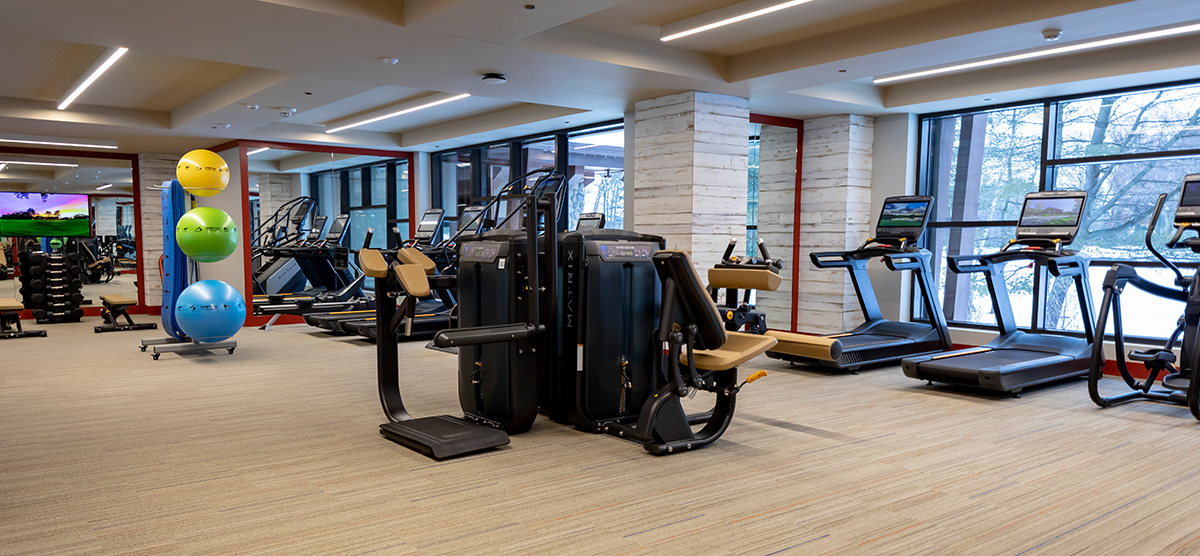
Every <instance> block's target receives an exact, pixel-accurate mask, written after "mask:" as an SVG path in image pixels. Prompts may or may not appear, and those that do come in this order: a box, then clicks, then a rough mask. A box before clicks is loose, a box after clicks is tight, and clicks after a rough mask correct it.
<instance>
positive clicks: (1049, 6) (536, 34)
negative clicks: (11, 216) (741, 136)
mask: <svg viewBox="0 0 1200 556" xmlns="http://www.w3.org/2000/svg"><path fill="white" fill-rule="evenodd" d="M777 1H778V0H655V1H652V2H647V1H644V0H641V1H635V0H554V1H553V2H547V1H544V0H543V1H542V2H541V3H540V4H539V2H538V0H519V1H514V0H403V1H401V0H207V1H205V2H196V1H194V0H192V1H183V0H127V1H125V2H121V3H110V2H94V1H87V0H39V1H37V2H28V1H20V0H0V10H2V13H3V14H4V15H3V17H2V18H0V52H4V55H3V56H0V75H3V76H4V78H3V79H2V80H0V136H4V135H7V134H25V135H38V136H50V137H70V138H74V139H104V140H115V141H117V142H118V144H119V146H120V147H121V149H122V152H166V153H177V152H183V151H186V150H189V149H192V148H197V147H208V146H213V145H215V144H218V143H222V142H224V141H226V140H229V139H259V140H272V141H294V142H303V143H321V144H331V145H341V146H347V145H352V146H364V147H377V148H393V149H395V148H403V149H410V150H434V149H444V148H449V147H452V146H456V145H461V144H468V143H475V142H482V141H490V140H494V139H499V138H504V137H508V136H514V135H524V134H534V133H542V132H546V131H550V130H555V129H561V128H563V127H570V126H576V125H582V124H588V123H595V122H600V121H606V120H610V119H615V118H620V117H621V116H622V115H623V114H624V113H625V112H627V111H629V110H630V109H631V108H632V106H633V104H634V103H635V102H637V101H638V100H643V99H647V98H653V97H655V96H659V95H663V94H669V93H674V92H678V91H685V90H705V91H711V92H716V93H723V94H731V95H740V96H745V97H748V98H749V99H750V103H751V109H752V110H753V111H754V112H757V113H761V114H768V115H774V116H783V117H793V118H808V117H815V116H820V115H828V114H840V113H858V114H867V115H880V114H886V113H895V112H917V111H930V110H943V109H951V108H958V107H966V106H977V105H983V104H987V103H990V102H1005V101H1011V100H1019V99H1023V98H1034V97H1037V96H1043V95H1048V94H1061V93H1073V92H1080V91H1087V90H1097V89H1101V88H1106V87H1112V86H1126V85H1133V84H1146V83H1154V82H1160V81H1166V80H1169V79H1190V78H1200V59H1197V58H1196V57H1195V56H1194V55H1193V54H1194V52H1196V51H1197V49H1198V48H1200V34H1198V35H1192V36H1186V37H1179V38H1174V39H1165V40H1161V41H1157V42H1153V43H1146V44H1139V45H1130V46H1123V47H1114V48H1110V49H1107V50H1103V51H1097V52H1092V53H1084V54H1076V55H1073V56H1067V57H1062V58H1055V59H1049V60H1042V61H1038V62H1028V63H1024V64H1019V65H1014V66H1004V67H996V68H992V69H984V70H976V71H972V72H967V73H962V74H955V75H949V76H942V77H938V78H929V79H923V80H915V81H911V82H901V83H896V84H893V85H890V86H886V87H880V86H876V85H874V84H872V83H871V79H872V78H873V77H878V76H884V75H890V74H895V73H898V72H904V71H909V70H914V69H922V68H929V67H936V66H940V65H947V64H952V63H957V62H962V61H966V60H973V59H978V58H982V57H990V56H995V55H999V54H1006V53H1012V52H1020V51H1025V50H1029V49H1036V48H1042V47H1045V46H1046V44H1047V43H1045V42H1044V41H1043V40H1042V37H1041V31H1042V30H1043V29H1047V28H1060V29H1062V30H1063V39H1062V40H1061V41H1059V43H1056V45H1059V44H1068V43H1070V42H1073V41H1083V40H1087V39H1090V38H1096V37H1107V36H1111V35H1116V34H1122V33H1130V32H1135V31H1139V30H1145V29H1151V28H1156V27H1162V26H1174V25H1181V24H1184V23H1186V22H1188V21H1191V20H1197V18H1200V10H1197V9H1196V7H1197V6H1196V2H1195V0H1136V1H1121V0H1056V1H1053V2H1047V1H1045V0H1005V1H1004V2H997V1H995V0H853V1H851V0H813V1H811V2H808V3H805V4H802V5H799V6H796V7H792V8H788V9H786V10H782V11H779V12H776V13H773V14H771V15H769V16H766V17H762V18H758V19H753V20H748V21H744V22H740V23H736V24H733V25H729V26H726V27H722V28H719V29H716V30H713V31H709V32H705V33H700V34H696V35H693V36H690V37H685V38H682V39H678V40H676V41H672V42H669V43H664V42H661V41H659V40H658V37H659V36H661V34H662V33H663V29H664V28H674V27H677V26H679V25H687V24H690V23H691V22H701V21H707V20H711V19H713V18H716V17H720V16H722V14H724V13H726V12H730V11H732V12H738V11H741V10H752V9H757V8H758V7H763V6H768V5H771V4H773V3H776V2H777ZM526 4H533V5H535V6H536V9H534V10H527V9H525V5H526ZM114 46H124V47H127V48H129V49H130V51H129V53H128V54H127V55H126V56H125V57H124V58H123V59H122V60H121V61H119V62H118V63H117V64H116V65H115V66H114V67H113V69H112V70H111V71H110V72H109V73H107V74H105V75H104V76H103V77H102V78H101V79H100V80H99V81H97V82H96V84H95V85H94V86H93V87H92V88H91V89H89V90H88V91H87V92H85V93H84V94H83V95H82V96H80V98H79V99H78V100H76V101H75V103H74V104H72V105H71V107H70V108H69V109H67V110H64V111H58V110H55V109H54V107H55V105H56V104H57V101H58V100H59V99H61V98H62V97H63V96H64V95H65V94H67V93H68V92H69V91H68V90H69V88H70V87H71V85H72V84H73V83H74V82H75V81H76V80H77V79H79V78H80V77H81V76H82V75H83V74H84V73H85V71H86V70H87V68H88V67H89V66H90V65H91V64H92V63H93V62H95V61H96V59H97V58H98V57H99V56H101V54H102V53H103V52H104V51H105V50H106V49H107V48H109V47H114ZM384 58H395V59H396V60H397V63H395V64H394V65H387V64H384V63H383V62H382V61H381V60H382V59H384ZM486 72H501V73H504V74H506V75H507V77H508V79H509V81H508V83H506V84H503V85H489V84H485V83H483V82H482V81H481V80H480V78H481V76H482V74H483V73H486ZM460 93H469V94H470V95H472V96H471V97H470V98H467V99H464V100H460V101H457V102H453V103H449V104H444V105H441V106H438V107H435V108H431V109H428V110H422V111H418V112H413V113H411V114H406V115H404V116H400V117H396V118H393V119H389V120H384V121H380V122H377V123H374V124H370V125H366V126H362V127H360V128H357V129H353V130H348V131H345V132H339V133H332V134H327V133H325V130H326V129H327V128H328V126H329V124H332V123H335V122H341V121H346V119H347V118H355V117H362V116H363V115H364V114H370V113H373V112H376V111H378V110H381V109H383V108H386V107H389V106H393V105H398V104H401V103H410V102H414V101H417V99H421V98H424V97H431V96H435V95H445V94H451V95H453V94H460ZM435 98H440V97H435ZM984 99H991V100H984ZM247 104H251V105H258V106H259V109H258V110H250V109H248V108H246V106H245V105H247ZM403 105H407V104H403ZM281 107H287V108H295V109H296V113H295V114H294V115H292V116H291V117H286V118H285V117H283V116H281V114H280V110H279V109H280V108H281ZM568 122H569V123H568ZM226 126H227V127H226ZM268 160H277V159H270V158H263V159H262V161H264V162H265V161H268Z"/></svg>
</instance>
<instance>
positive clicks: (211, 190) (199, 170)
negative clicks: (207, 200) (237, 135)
mask: <svg viewBox="0 0 1200 556" xmlns="http://www.w3.org/2000/svg"><path fill="white" fill-rule="evenodd" d="M175 178H176V179H178V180H179V185H182V186H183V189H184V190H185V191H187V192H188V193H191V194H192V195H195V196H197V197H212V196H213V195H216V194H217V193H220V192H222V191H225V186H227V185H229V165H228V164H226V163H225V159H224V158H221V155H219V154H217V153H215V152H212V151H209V150H204V149H196V150H194V151H192V152H189V153H187V154H185V155H183V158H181V159H179V164H178V165H177V166H176V167H175Z"/></svg>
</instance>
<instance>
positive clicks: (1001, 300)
mask: <svg viewBox="0 0 1200 556" xmlns="http://www.w3.org/2000/svg"><path fill="white" fill-rule="evenodd" d="M1086 203H1087V192H1086V191H1045V192H1040V193H1030V194H1028V195H1026V196H1025V205H1024V207H1023V208H1022V209H1021V219H1020V221H1019V222H1018V223H1017V238H1016V239H1012V240H1009V242H1008V245H1005V246H1004V248H1003V249H1001V250H1000V251H998V252H996V253H991V254H988V255H957V256H953V257H950V258H949V260H948V266H949V268H950V270H953V271H954V272H956V273H960V274H961V273H967V272H978V273H981V274H983V277H984V279H985V280H986V281H987V287H988V292H989V293H991V296H992V310H993V311H994V312H995V314H996V325H997V327H998V328H999V329H1000V335H999V336H997V337H996V338H995V339H994V340H992V341H991V342H988V343H987V344H986V345H983V346H979V347H975V348H968V349H960V350H957V351H951V352H948V353H943V354H940V355H925V356H921V357H910V358H908V359H905V360H904V361H903V363H902V366H903V368H904V374H905V375H906V376H909V377H911V378H915V379H919V380H925V381H929V383H930V384H933V383H934V382H943V383H948V384H958V385H965V386H975V387H979V388H983V389H985V390H993V391H999V392H1009V393H1012V394H1013V395H1017V394H1019V393H1020V392H1021V390H1022V389H1023V388H1025V387H1028V386H1033V385H1035V384H1041V383H1044V382H1051V381H1055V380H1060V379H1064V378H1069V377H1076V376H1084V375H1086V374H1088V371H1089V369H1090V367H1091V364H1092V341H1093V339H1094V330H1093V318H1094V315H1093V312H1092V292H1091V289H1090V288H1089V286H1088V276H1087V270H1088V263H1089V262H1090V260H1089V259H1088V257H1087V256H1086V255H1084V254H1083V253H1080V252H1077V251H1072V250H1069V249H1065V248H1064V247H1065V246H1067V245H1069V244H1070V243H1071V241H1072V240H1073V239H1075V234H1076V232H1078V231H1079V224H1080V221H1081V220H1082V216H1083V208H1084V206H1085V205H1086ZM1011 261H1018V262H1019V264H1027V263H1028V262H1033V263H1034V264H1035V273H1036V272H1040V269H1041V267H1043V266H1045V267H1046V268H1047V269H1048V270H1049V271H1050V274H1052V275H1054V276H1057V277H1068V278H1071V280H1072V281H1073V282H1074V284H1075V294H1076V295H1077V296H1078V298H1079V307H1080V310H1081V311H1082V312H1083V330H1084V337H1083V338H1079V337H1076V336H1073V335H1069V334H1068V333H1065V332H1057V331H1051V330H1045V329H1041V328H1040V325H1039V324H1038V323H1037V319H1034V326H1033V328H1032V329H1031V330H1030V331H1028V332H1026V331H1023V330H1019V329H1018V328H1017V324H1016V320H1015V319H1014V318H1013V312H1012V306H1011V304H1010V301H1009V297H1008V289H1007V286H1005V283H1004V274H1003V271H1004V265H1005V264H1007V263H1009V262H1011ZM1052 283H1053V282H1052V281H1051V280H1048V279H1045V280H1037V281H1035V284H1040V287H1039V288H1037V289H1035V291H1034V292H1033V294H1034V296H1035V299H1037V298H1039V297H1042V296H1044V295H1045V290H1046V288H1048V287H1049V285H1050V284H1052ZM1038 290H1041V291H1038Z"/></svg>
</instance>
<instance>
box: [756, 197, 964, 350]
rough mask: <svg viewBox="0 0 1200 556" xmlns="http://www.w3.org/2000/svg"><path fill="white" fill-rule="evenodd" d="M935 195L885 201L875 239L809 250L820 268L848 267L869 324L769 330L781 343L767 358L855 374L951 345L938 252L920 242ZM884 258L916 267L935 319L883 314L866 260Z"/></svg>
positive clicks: (891, 264) (891, 265) (896, 265)
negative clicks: (934, 264) (937, 278)
mask: <svg viewBox="0 0 1200 556" xmlns="http://www.w3.org/2000/svg"><path fill="white" fill-rule="evenodd" d="M932 204H933V197H930V196H927V195H906V196H897V197H888V198H887V199H884V201H883V209H882V210H881V211H880V214H879V222H878V223H877V224H876V225H875V237H873V238H870V239H868V240H867V241H866V243H863V244H862V246H861V247H859V248H858V249H855V250H853V251H832V252H826V253H810V254H809V258H810V259H812V263H813V265H815V266H816V267H817V268H844V269H846V270H848V271H849V272H850V281H851V282H852V283H853V284H854V292H855V293H856V294H858V304H859V307H860V308H861V309H862V312H863V316H864V317H865V318H866V322H864V323H863V324H861V325H859V326H858V327H857V328H855V329H854V330H851V331H850V332H844V333H841V334H830V335H827V336H809V335H805V334H794V333H791V332H781V331H778V330H768V331H767V335H768V336H774V337H775V339H776V340H778V343H777V344H776V345H775V347H774V348H773V349H772V350H771V351H768V352H767V356H768V357H772V358H774V359H780V360H783V361H789V362H792V363H803V364H806V365H812V366H820V367H827V368H831V369H838V370H845V371H850V372H852V373H856V374H857V371H858V369H859V368H860V367H862V366H864V365H882V364H888V363H895V362H897V361H899V360H901V359H903V358H905V357H910V356H913V355H921V354H926V353H939V352H943V351H948V350H950V349H951V348H952V344H951V343H950V331H949V330H948V329H947V328H946V318H945V316H944V315H943V314H942V307H941V305H940V304H939V303H938V298H937V295H936V293H935V292H934V290H933V287H934V281H933V277H932V273H931V272H930V260H931V259H932V257H933V255H932V254H931V253H930V252H929V251H928V250H926V249H922V248H919V247H917V246H916V243H917V241H918V240H920V238H921V235H922V234H924V233H925V226H926V225H927V224H928V222H929V207H930V205H932ZM877 257H878V258H881V259H883V263H884V264H885V265H887V268H888V270H892V271H899V270H911V271H912V273H913V275H914V276H916V278H917V285H918V286H919V287H920V289H921V299H922V301H923V302H924V304H925V313H926V314H928V315H930V319H931V321H932V322H931V323H923V322H895V321H890V320H887V319H885V318H883V314H882V313H881V312H880V310H879V301H878V300H877V299H876V298H875V290H874V289H873V288H872V287H871V278H870V276H869V275H868V274H867V263H868V262H870V260H871V259H874V258H877Z"/></svg>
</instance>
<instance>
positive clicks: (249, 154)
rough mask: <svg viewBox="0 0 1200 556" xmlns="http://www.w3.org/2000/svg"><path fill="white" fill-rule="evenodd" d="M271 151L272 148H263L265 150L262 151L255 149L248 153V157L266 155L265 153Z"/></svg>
mask: <svg viewBox="0 0 1200 556" xmlns="http://www.w3.org/2000/svg"><path fill="white" fill-rule="evenodd" d="M269 150H271V147H263V148H261V149H254V150H252V151H250V152H248V153H246V156H254V155H256V154H258V153H265V152H267V151H269Z"/></svg>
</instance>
